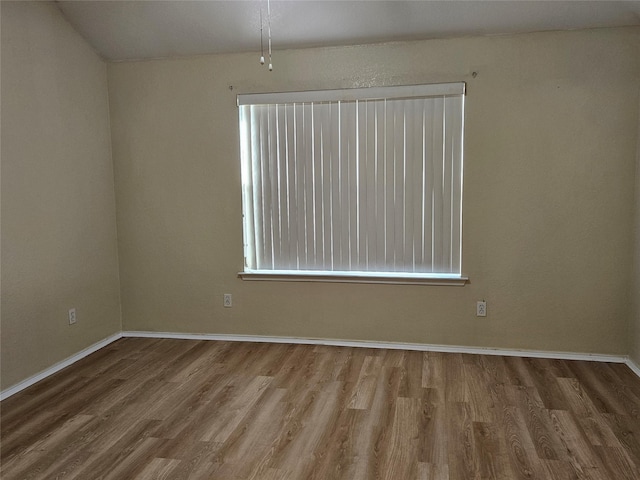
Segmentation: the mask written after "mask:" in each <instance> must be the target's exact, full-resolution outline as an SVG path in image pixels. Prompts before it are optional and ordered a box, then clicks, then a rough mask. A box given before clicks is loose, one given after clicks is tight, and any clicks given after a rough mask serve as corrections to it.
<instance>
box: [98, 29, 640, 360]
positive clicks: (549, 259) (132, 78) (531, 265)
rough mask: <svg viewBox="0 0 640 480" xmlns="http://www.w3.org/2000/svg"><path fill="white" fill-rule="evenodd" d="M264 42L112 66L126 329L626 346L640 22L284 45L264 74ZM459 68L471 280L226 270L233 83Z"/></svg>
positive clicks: (367, 78)
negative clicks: (228, 300)
mask: <svg viewBox="0 0 640 480" xmlns="http://www.w3.org/2000/svg"><path fill="white" fill-rule="evenodd" d="M276 46H277V45H276ZM257 59H258V57H257V54H237V55H219V56H203V57H196V58H191V59H176V60H159V61H148V62H130V63H118V64H110V65H109V67H108V73H109V95H110V105H111V115H112V117H111V118H112V132H113V155H114V166H115V173H116V201H117V213H118V232H119V236H118V241H119V255H120V274H121V282H122V292H123V296H122V303H123V325H124V329H125V330H151V331H173V332H206V333H236V334H256V335H275V336H297V337H322V338H340V339H366V340H378V341H398V342H423V343H433V344H455V345H467V346H489V347H503V348H525V349H545V350H562V351H577V352H600V353H607V354H625V353H627V351H628V346H627V338H626V337H627V335H628V326H629V319H630V318H631V298H630V295H631V293H630V292H631V289H630V288H629V285H630V281H631V279H632V267H631V262H630V259H631V258H632V252H633V241H632V229H633V226H632V223H633V211H634V169H635V162H636V136H637V127H638V125H637V121H638V81H639V79H640V29H638V28H627V29H603V30H591V31H575V32H555V33H540V34H526V35H517V36H501V37H484V38H463V39H447V40H431V41H420V42H409V43H394V44H385V45H377V46H355V47H340V48H324V49H306V50H287V51H276V52H275V54H274V71H273V72H272V73H269V72H268V71H267V70H266V69H265V68H264V67H263V68H261V67H260V65H259V64H258V61H257ZM474 71H475V72H477V76H476V77H475V78H474V77H473V76H472V72H474ZM452 81H466V82H467V84H468V88H467V92H468V95H467V99H466V150H465V171H464V210H463V212H464V219H463V230H464V233H463V243H464V247H463V273H464V274H466V275H468V276H469V278H470V281H471V283H470V284H469V285H467V286H465V287H433V286H396V285H362V284H320V283H279V282H248V281H244V282H243V281H242V280H240V279H238V278H237V272H238V271H239V270H240V269H241V268H242V256H243V254H242V225H241V191H240V162H239V158H238V156H239V153H238V150H239V147H238V143H239V142H238V133H237V118H238V112H237V107H236V104H235V95H236V94H237V93H247V92H266V91H286V90H307V89H321V88H345V87H360V86H367V85H394V84H414V83H432V82H452ZM230 86H232V87H233V90H231V89H230ZM227 292H228V293H232V294H233V295H234V297H233V300H234V306H233V308H231V309H224V308H222V294H223V293H227ZM483 298H484V299H486V300H487V302H488V312H489V315H488V317H487V318H485V319H478V318H476V317H475V302H476V300H479V299H483Z"/></svg>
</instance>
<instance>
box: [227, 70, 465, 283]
mask: <svg viewBox="0 0 640 480" xmlns="http://www.w3.org/2000/svg"><path fill="white" fill-rule="evenodd" d="M465 90H466V88H465V83H463V82H456V83H444V84H432V85H411V86H397V87H373V88H354V89H342V90H323V91H301V92H284V93H256V94H240V95H238V96H237V105H238V106H243V105H271V104H281V103H304V102H335V101H354V100H376V99H401V98H411V97H436V96H443V95H465V93H466V91H465ZM463 128H464V123H463ZM461 182H462V179H461ZM461 188H462V185H461ZM460 228H462V225H460ZM460 249H461V250H462V244H461V243H460ZM460 253H462V252H460ZM461 260H462V259H461V257H460V262H461ZM238 276H239V277H240V278H242V279H243V280H250V281H285V282H301V281H302V282H338V283H383V284H402V285H439V286H450V285H455V286H463V285H465V284H466V283H468V281H469V279H468V277H466V276H464V275H462V274H461V273H424V272H421V273H411V272H384V271H376V272H360V271H325V270H251V269H249V268H245V270H244V271H241V272H239V273H238Z"/></svg>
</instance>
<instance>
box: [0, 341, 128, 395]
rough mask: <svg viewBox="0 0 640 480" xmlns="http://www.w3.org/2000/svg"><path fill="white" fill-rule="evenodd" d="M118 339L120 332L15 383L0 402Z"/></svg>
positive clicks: (0, 393)
mask: <svg viewBox="0 0 640 480" xmlns="http://www.w3.org/2000/svg"><path fill="white" fill-rule="evenodd" d="M119 338H122V332H118V333H114V334H113V335H111V336H110V337H107V338H105V339H104V340H100V341H99V342H97V343H94V344H93V345H91V346H89V347H87V348H85V349H84V350H81V351H79V352H78V353H76V354H75V355H72V356H70V357H69V358H66V359H64V360H62V361H61V362H58V363H56V364H55V365H53V366H52V367H49V368H47V369H46V370H43V371H41V372H40V373H37V374H35V375H33V376H31V377H29V378H27V379H26V380H23V381H21V382H20V383H17V384H15V385H14V386H12V387H9V388H7V389H5V390H3V391H2V392H0V401H2V400H4V399H5V398H9V397H10V396H11V395H15V394H16V393H18V392H20V391H21V390H24V389H25V388H27V387H30V386H31V385H33V384H34V383H37V382H39V381H40V380H44V379H45V378H47V377H49V376H51V375H53V374H54V373H56V372H59V371H60V370H62V369H63V368H65V367H68V366H69V365H71V364H73V363H76V362H77V361H78V360H81V359H83V358H84V357H86V356H88V355H91V354H92V353H94V352H97V351H98V350H100V349H101V348H103V347H106V346H107V345H109V344H110V343H112V342H115V341H116V340H118V339H119Z"/></svg>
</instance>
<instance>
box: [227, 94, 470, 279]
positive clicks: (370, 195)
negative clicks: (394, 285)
mask: <svg viewBox="0 0 640 480" xmlns="http://www.w3.org/2000/svg"><path fill="white" fill-rule="evenodd" d="M464 89H465V85H464V83H447V84H436V85H413V86H398V87H381V88H359V89H346V90H325V91H309V92H288V93H267V94H247V95H238V107H239V120H240V142H241V148H240V149H241V161H242V188H243V216H244V253H245V269H244V272H242V273H241V276H243V278H246V277H255V278H258V279H263V278H273V277H280V278H282V279H293V278H296V279H305V278H307V279H309V278H312V279H323V278H324V279H333V280H336V279H340V280H343V281H349V280H351V281H353V280H357V281H369V280H385V279H388V280H389V281H392V282H394V281H395V282H399V283H415V282H418V283H421V280H427V281H428V280H429V279H431V280H432V281H431V282H427V283H438V282H436V281H435V280H436V279H439V280H442V281H443V282H444V283H458V284H460V283H464V280H465V279H464V278H463V277H462V276H461V253H462V252H461V247H462V241H461V240H462V158H463V155H462V143H463V118H464ZM456 280H457V282H456Z"/></svg>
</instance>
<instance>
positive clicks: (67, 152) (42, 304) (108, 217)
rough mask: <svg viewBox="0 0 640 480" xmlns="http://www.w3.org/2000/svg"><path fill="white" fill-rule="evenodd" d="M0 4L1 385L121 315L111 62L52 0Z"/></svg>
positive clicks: (104, 330) (63, 354)
mask: <svg viewBox="0 0 640 480" xmlns="http://www.w3.org/2000/svg"><path fill="white" fill-rule="evenodd" d="M1 8H2V11H1V15H2V65H1V67H2V78H1V84H2V105H1V107H2V147H1V153H2V305H1V308H2V344H1V351H2V353H1V363H2V370H1V377H2V378H1V387H0V388H2V389H5V388H7V387H10V386H12V385H14V384H16V383H17V382H19V381H21V380H24V379H25V378H28V377H29V376H31V375H34V374H36V373H38V372H40V371H42V370H43V369H46V368H48V367H51V366H52V365H54V364H55V363H57V362H59V361H61V360H63V359H65V358H67V357H69V356H71V355H73V354H75V353H77V352H79V351H80V350H82V349H84V348H86V347H88V346H90V345H92V344H94V343H95V342H97V341H99V340H102V339H104V338H105V337H107V336H109V335H111V334H113V333H115V332H118V331H120V329H121V321H120V298H119V288H118V264H117V251H116V248H117V241H116V227H115V200H114V189H113V168H112V162H111V147H110V131H109V110H108V106H109V105H108V92H107V75H106V64H105V63H104V62H103V61H102V60H101V59H100V58H99V57H98V56H97V55H96V54H95V53H94V52H93V51H92V50H91V49H90V48H89V47H88V46H87V44H86V43H85V42H84V41H83V40H82V39H81V38H80V37H79V35H78V34H77V33H75V31H74V30H73V29H72V28H71V27H70V26H69V25H68V24H67V22H66V21H65V20H64V19H63V18H62V16H61V14H60V13H59V12H58V9H57V8H56V7H55V5H54V4H53V3H50V4H45V3H40V2H37V3H35V2H20V3H10V2H4V1H3V2H2V7H1ZM71 307H75V308H76V309H77V320H78V321H77V324H76V325H73V326H70V325H69V324H68V319H67V311H68V309H69V308H71Z"/></svg>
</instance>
